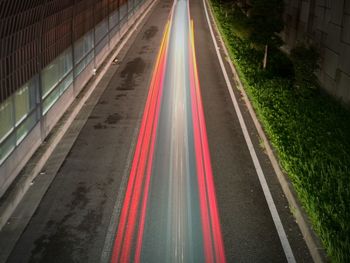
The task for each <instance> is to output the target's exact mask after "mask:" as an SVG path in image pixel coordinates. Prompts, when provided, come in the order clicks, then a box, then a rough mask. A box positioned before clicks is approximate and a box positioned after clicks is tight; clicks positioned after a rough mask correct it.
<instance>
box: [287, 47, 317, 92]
mask: <svg viewBox="0 0 350 263" xmlns="http://www.w3.org/2000/svg"><path fill="white" fill-rule="evenodd" d="M291 59H292V61H293V64H294V75H295V82H294V86H295V88H296V90H297V91H298V92H299V93H300V94H302V95H304V96H305V95H306V96H309V95H310V94H312V93H313V92H314V91H315V90H317V88H318V86H319V84H318V81H317V78H316V76H315V74H314V72H315V71H316V70H317V69H318V68H319V65H318V61H319V54H318V52H317V51H316V49H315V48H313V47H306V46H304V45H300V46H297V47H295V48H294V49H292V51H291Z"/></svg>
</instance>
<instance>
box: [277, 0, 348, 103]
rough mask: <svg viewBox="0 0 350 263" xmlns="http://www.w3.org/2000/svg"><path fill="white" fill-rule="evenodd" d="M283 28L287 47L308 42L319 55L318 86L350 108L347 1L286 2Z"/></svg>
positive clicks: (302, 0)
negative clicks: (319, 83)
mask: <svg viewBox="0 0 350 263" xmlns="http://www.w3.org/2000/svg"><path fill="white" fill-rule="evenodd" d="M285 2H286V9H285V14H284V18H285V22H286V28H285V30H284V32H283V33H282V37H283V39H284V41H285V42H286V43H287V45H288V46H289V47H293V46H295V45H296V44H297V43H299V42H306V43H312V44H314V45H315V46H317V47H318V48H319V51H320V54H321V65H320V66H321V70H320V71H319V72H318V73H317V74H318V77H319V80H320V82H321V85H322V86H323V88H324V89H325V90H326V91H327V92H328V93H329V94H331V95H333V96H335V97H336V98H338V99H339V100H341V101H342V102H343V103H345V104H348V105H350V1H349V0H286V1H285Z"/></svg>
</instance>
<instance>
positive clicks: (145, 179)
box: [111, 0, 226, 263]
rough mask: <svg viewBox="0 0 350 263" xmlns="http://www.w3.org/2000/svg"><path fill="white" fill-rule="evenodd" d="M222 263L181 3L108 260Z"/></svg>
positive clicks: (188, 27) (167, 34) (160, 60)
mask: <svg viewBox="0 0 350 263" xmlns="http://www.w3.org/2000/svg"><path fill="white" fill-rule="evenodd" d="M130 261H132V262H140V261H144V262H203V261H205V262H226V259H225V252H224V244H223V239H222V234H221V227H220V220H219V212H218V208H217V202H216V196H215V187H214V181H213V173H212V168H211V161H210V153H209V145H208V139H207V132H206V127H205V118H204V111H203V105H202V99H201V93H200V85H199V77H198V71H197V63H196V54H195V45H194V30H193V22H192V23H191V21H190V14H189V4H188V1H186V0H177V1H175V2H174V6H173V9H172V12H171V14H170V19H169V22H168V23H167V25H166V28H165V31H164V35H163V39H162V42H161V47H160V51H159V53H158V57H157V61H156V65H155V68H154V73H153V76H152V80H151V84H150V90H149V94H148V97H147V101H146V105H145V110H144V114H143V118H142V121H141V127H140V132H139V136H138V141H137V144H136V149H135V153H134V159H133V162H132V166H131V171H130V177H129V181H128V184H127V189H126V193H125V199H124V203H123V207H122V211H121V215H120V219H119V224H118V229H117V232H116V238H115V243H114V248H113V253H112V258H111V262H112V263H116V262H130Z"/></svg>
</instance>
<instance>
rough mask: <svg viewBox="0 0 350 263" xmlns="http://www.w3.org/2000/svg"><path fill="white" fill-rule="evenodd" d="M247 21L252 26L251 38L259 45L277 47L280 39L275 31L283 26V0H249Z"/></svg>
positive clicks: (280, 41) (278, 30)
mask: <svg viewBox="0 0 350 263" xmlns="http://www.w3.org/2000/svg"><path fill="white" fill-rule="evenodd" d="M251 5H252V8H251V9H250V12H249V21H250V22H249V23H250V26H251V28H252V34H251V40H252V42H254V43H257V44H260V45H269V46H271V45H272V46H276V47H279V46H281V45H282V40H281V39H280V37H279V36H278V35H276V33H279V32H281V31H282V29H283V27H284V23H283V19H282V14H283V9H284V2H283V0H251Z"/></svg>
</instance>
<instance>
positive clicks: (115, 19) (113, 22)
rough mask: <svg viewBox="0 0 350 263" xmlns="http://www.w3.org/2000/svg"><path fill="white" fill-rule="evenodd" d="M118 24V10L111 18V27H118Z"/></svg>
mask: <svg viewBox="0 0 350 263" xmlns="http://www.w3.org/2000/svg"><path fill="white" fill-rule="evenodd" d="M118 22H119V12H118V10H116V11H114V12H113V13H112V14H111V15H110V17H109V26H110V28H113V27H115V26H116V25H118Z"/></svg>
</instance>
